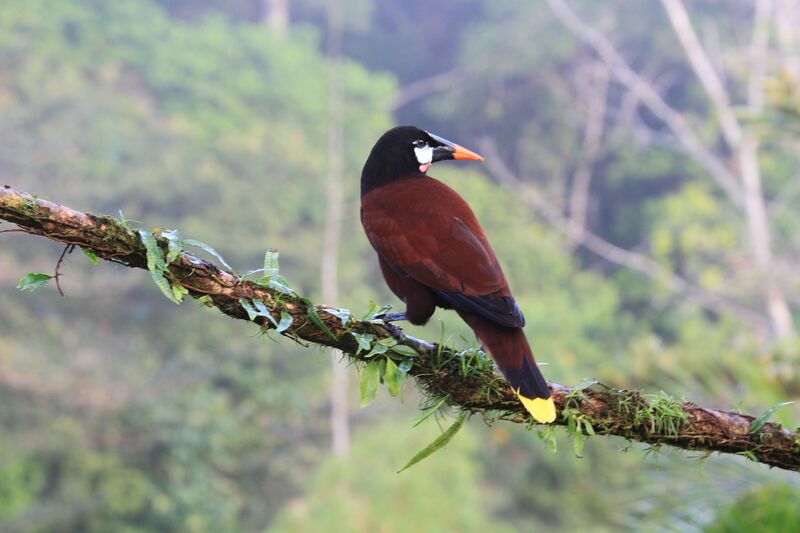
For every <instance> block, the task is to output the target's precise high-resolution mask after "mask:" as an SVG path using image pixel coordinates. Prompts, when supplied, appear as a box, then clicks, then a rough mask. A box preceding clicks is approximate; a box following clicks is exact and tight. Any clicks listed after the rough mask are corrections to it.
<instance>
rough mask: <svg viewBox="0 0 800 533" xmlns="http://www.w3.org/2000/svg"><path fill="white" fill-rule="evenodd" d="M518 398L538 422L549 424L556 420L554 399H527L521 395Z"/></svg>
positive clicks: (518, 394)
mask: <svg viewBox="0 0 800 533" xmlns="http://www.w3.org/2000/svg"><path fill="white" fill-rule="evenodd" d="M517 397H518V398H519V401H521V402H522V405H524V406H525V409H527V410H528V412H529V413H530V414H531V416H532V417H533V418H534V419H535V420H536V421H537V422H541V423H543V424H549V423H550V422H552V421H553V420H555V419H556V405H555V404H554V403H553V398H547V399H544V398H526V397H525V396H523V395H521V394H520V393H517Z"/></svg>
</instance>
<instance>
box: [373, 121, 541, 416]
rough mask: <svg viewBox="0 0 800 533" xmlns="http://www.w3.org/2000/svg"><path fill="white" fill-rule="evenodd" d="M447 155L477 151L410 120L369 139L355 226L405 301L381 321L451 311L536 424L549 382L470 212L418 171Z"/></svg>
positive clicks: (420, 319) (422, 318) (421, 320)
mask: <svg viewBox="0 0 800 533" xmlns="http://www.w3.org/2000/svg"><path fill="white" fill-rule="evenodd" d="M447 159H459V160H460V159H471V160H482V159H483V158H482V157H481V156H479V155H478V154H476V153H474V152H472V151H470V150H467V149H466V148H464V147H462V146H459V145H457V144H454V143H452V142H450V141H448V140H446V139H443V138H441V137H438V136H436V135H432V134H430V133H428V132H426V131H423V130H421V129H419V128H415V127H413V126H400V127H396V128H393V129H391V130H389V131H387V132H386V133H385V134H383V136H382V137H381V138H380V139H378V142H377V143H375V146H374V147H373V148H372V152H371V153H370V154H369V158H367V162H366V163H365V164H364V170H363V171H362V173H361V223H362V224H363V226H364V231H365V232H366V234H367V238H368V239H369V242H370V243H371V244H372V247H373V248H375V251H376V252H377V253H378V260H379V263H380V268H381V272H382V273H383V277H384V279H385V280H386V283H387V284H388V285H389V288H390V289H391V290H392V292H394V293H395V294H396V295H397V296H398V297H399V298H400V299H401V300H403V301H404V302H405V304H406V311H405V313H399V314H394V315H387V317H386V319H387V320H404V319H405V320H408V321H409V322H411V323H412V324H416V325H422V324H425V323H426V322H428V320H429V319H430V317H431V315H433V312H434V310H435V308H436V307H441V308H443V309H454V310H455V311H456V312H457V313H458V314H459V315H460V316H461V318H462V319H463V320H464V321H465V322H466V323H467V324H468V325H469V326H470V327H471V328H472V329H473V331H474V332H475V335H476V336H477V337H478V339H480V341H481V342H482V343H483V345H484V347H486V348H487V349H488V350H489V353H491V355H492V357H493V358H494V360H495V362H496V363H497V366H498V367H499V368H500V371H501V372H502V373H503V375H504V376H505V378H506V380H507V381H508V382H509V383H510V384H511V386H512V387H513V388H514V390H515V391H516V392H517V396H518V397H519V399H520V401H521V402H522V404H523V405H524V406H525V408H526V409H527V410H528V412H530V414H531V415H532V416H533V418H535V419H536V420H538V421H539V422H552V421H553V420H555V417H556V410H555V406H554V405H553V400H552V398H551V397H550V388H549V387H548V386H547V383H545V380H544V377H542V374H541V372H539V369H538V367H537V366H536V361H535V360H534V358H533V354H532V353H531V349H530V346H528V341H527V340H526V339H525V334H524V333H523V331H522V326H524V325H525V318H524V317H523V316H522V311H520V309H519V307H518V306H517V304H516V302H515V301H514V298H513V297H512V296H511V290H510V289H509V287H508V282H507V281H506V278H505V276H504V275H503V270H502V269H501V268H500V264H499V263H498V261H497V257H496V256H495V254H494V252H493V251H492V247H491V246H490V245H489V241H488V240H487V239H486V235H485V234H484V232H483V229H481V226H480V224H478V220H477V219H476V218H475V214H474V213H473V212H472V209H470V207H469V206H468V205H467V202H465V201H464V199H463V198H461V196H459V195H458V193H456V192H455V191H454V190H453V189H451V188H450V187H448V186H447V185H445V184H444V183H442V182H440V181H438V180H436V179H434V178H431V177H429V176H427V175H426V172H427V171H428V169H429V168H430V166H431V165H432V164H433V163H436V162H437V161H443V160H447Z"/></svg>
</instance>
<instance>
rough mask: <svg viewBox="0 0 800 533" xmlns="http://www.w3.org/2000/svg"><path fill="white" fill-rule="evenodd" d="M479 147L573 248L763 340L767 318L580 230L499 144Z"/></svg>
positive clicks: (501, 177)
mask: <svg viewBox="0 0 800 533" xmlns="http://www.w3.org/2000/svg"><path fill="white" fill-rule="evenodd" d="M479 147H480V149H481V152H483V153H484V154H486V156H487V160H486V167H487V169H488V170H489V173H490V175H491V176H492V177H493V178H494V179H495V180H496V181H497V182H499V183H501V184H503V185H504V186H505V187H507V188H508V189H509V190H510V191H512V192H513V193H514V195H515V196H516V197H517V198H518V199H520V200H521V201H522V202H524V203H525V204H526V205H528V206H529V207H530V208H531V209H532V210H533V211H534V212H535V213H536V214H537V215H539V216H540V217H541V218H542V219H543V220H544V221H545V222H546V223H547V224H548V225H549V226H550V227H552V228H554V229H556V230H557V231H559V232H561V233H563V234H564V235H565V236H566V237H567V238H568V239H569V240H570V242H571V244H573V245H576V246H583V247H585V248H586V249H587V250H589V251H591V252H592V253H594V254H595V255H597V256H598V257H602V258H603V259H605V260H606V261H608V262H610V263H613V264H615V265H619V266H622V267H625V268H628V269H630V270H633V271H636V272H640V273H641V274H644V275H645V276H647V277H649V278H651V279H653V280H654V281H656V282H658V283H659V284H661V285H662V286H663V287H664V288H666V289H668V290H670V291H672V292H674V293H675V294H678V295H680V296H683V297H685V298H688V299H689V300H691V301H693V302H695V303H697V304H698V305H700V306H702V307H704V308H706V309H710V310H713V311H717V312H728V313H730V314H731V315H733V316H735V317H736V318H737V319H739V320H741V321H742V322H744V323H746V324H748V325H749V326H750V327H752V328H753V330H754V331H755V332H756V333H758V334H759V335H762V336H763V335H765V333H766V332H767V331H768V329H769V325H768V324H767V322H766V321H765V319H764V317H763V316H761V314H759V313H758V312H756V311H754V310H753V309H750V308H748V307H745V306H743V305H740V304H738V303H736V302H734V301H731V300H730V299H727V298H725V297H724V296H723V295H721V294H716V293H713V292H711V291H708V290H707V289H704V288H703V287H700V286H698V285H696V284H693V283H691V282H690V281H689V280H687V279H684V278H682V277H680V276H677V275H675V274H674V273H673V272H672V271H670V270H669V269H667V268H665V267H664V266H662V265H660V264H659V263H658V261H656V260H655V259H653V258H652V257H649V256H647V255H644V254H640V253H636V252H633V251H631V250H626V249H625V248H621V247H619V246H617V245H616V244H614V243H611V242H609V241H607V240H605V239H603V238H602V237H599V236H598V235H596V234H594V233H592V232H591V231H589V230H588V229H585V228H584V229H581V228H579V227H577V226H576V225H575V224H574V223H572V221H571V220H570V219H568V218H567V217H565V216H564V215H563V214H562V213H561V212H560V211H559V210H558V209H557V208H555V207H553V204H552V203H550V202H548V201H547V199H546V198H542V197H541V195H539V193H538V192H537V191H536V190H535V189H534V188H533V187H527V186H525V184H524V183H523V182H522V180H520V179H519V178H518V177H517V176H516V175H515V174H514V173H513V172H512V171H511V170H510V169H509V168H508V167H507V166H506V165H505V164H504V163H503V161H502V157H500V156H499V155H498V150H497V144H496V143H495V142H494V141H493V140H491V139H489V138H484V139H482V140H481V141H479Z"/></svg>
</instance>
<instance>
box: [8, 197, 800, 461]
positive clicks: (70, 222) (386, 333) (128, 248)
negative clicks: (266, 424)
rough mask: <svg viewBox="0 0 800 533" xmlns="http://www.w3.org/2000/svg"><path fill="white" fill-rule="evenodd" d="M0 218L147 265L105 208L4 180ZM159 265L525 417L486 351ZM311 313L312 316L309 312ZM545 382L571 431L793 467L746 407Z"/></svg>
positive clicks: (486, 409)
mask: <svg viewBox="0 0 800 533" xmlns="http://www.w3.org/2000/svg"><path fill="white" fill-rule="evenodd" d="M0 220H6V221H8V222H12V223H14V224H17V225H18V226H19V227H20V228H21V229H23V230H24V231H26V232H27V233H30V234H33V235H41V236H44V237H47V238H49V239H51V240H54V241H57V242H61V243H64V244H68V245H75V246H81V247H83V248H85V249H89V250H91V251H93V252H94V253H95V254H96V255H97V257H99V258H102V259H105V260H108V261H113V262H116V263H120V264H123V265H127V266H130V267H134V268H143V269H146V268H147V252H146V249H145V247H144V245H143V244H142V242H141V241H140V238H139V236H138V234H137V233H136V232H134V231H132V230H131V229H130V228H129V227H128V226H127V225H126V224H125V223H123V222H120V221H118V220H116V219H114V218H111V217H108V216H97V215H92V214H89V213H84V212H81V211H75V210H73V209H70V208H68V207H65V206H61V205H58V204H54V203H52V202H48V201H46V200H42V199H39V198H35V197H33V196H31V195H29V194H27V193H24V192H20V191H16V190H14V189H12V188H10V187H8V186H5V187H0ZM159 244H160V245H161V246H163V247H166V239H163V238H159ZM165 275H166V277H167V279H168V280H169V282H170V283H171V284H172V285H179V286H182V287H184V288H185V289H187V290H188V291H189V294H190V295H191V296H192V297H194V298H200V297H203V296H208V297H209V299H210V302H211V303H213V305H214V307H216V308H217V309H218V310H219V311H221V312H222V313H224V314H226V315H228V316H230V317H232V318H237V319H242V320H249V318H248V314H247V312H246V311H245V309H244V308H243V307H242V304H241V303H240V301H241V300H253V299H257V300H260V301H261V302H263V303H264V304H265V306H266V307H267V308H268V309H269V312H270V314H271V315H272V316H273V318H274V319H275V320H278V321H279V320H280V318H281V313H288V314H289V315H291V317H292V318H293V322H292V325H291V326H290V327H289V328H288V329H287V330H286V331H285V332H284V333H283V334H284V335H286V336H289V337H292V338H294V339H295V340H298V341H301V342H302V341H306V342H309V343H313V344H317V345H324V346H330V347H333V348H338V349H340V350H342V351H343V352H344V353H345V354H347V356H348V357H350V358H351V359H352V360H353V361H361V362H363V361H365V360H366V354H365V352H364V351H361V352H360V353H359V351H358V343H357V340H356V337H355V336H354V335H353V333H357V334H364V333H369V334H372V335H374V336H375V338H376V339H389V338H393V339H394V340H396V341H397V342H399V343H400V344H404V345H406V346H410V347H413V348H414V349H415V350H416V351H417V352H418V353H419V355H418V356H416V357H413V366H412V367H411V369H410V370H409V372H408V373H409V375H411V376H413V377H414V378H415V380H416V383H417V385H418V386H419V387H420V389H421V390H422V391H423V392H424V393H425V394H427V395H431V396H435V397H440V398H446V400H447V403H449V404H450V405H451V406H453V407H456V408H459V409H464V410H466V411H469V412H472V413H479V414H481V415H483V416H484V417H485V418H486V419H487V420H507V421H511V422H515V423H520V424H531V423H532V421H531V419H530V418H529V417H528V415H527V413H526V412H525V410H524V408H523V407H522V405H521V404H520V403H519V401H518V400H517V398H516V396H515V394H514V392H513V391H512V390H511V388H510V387H509V386H508V385H507V384H506V382H505V381H504V380H502V379H500V378H499V376H498V375H497V374H496V373H495V372H494V368H493V365H491V364H490V362H489V361H488V359H486V358H485V357H474V355H475V354H474V353H471V354H470V355H471V357H469V358H465V357H464V352H459V351H457V350H455V349H454V348H451V347H448V346H439V345H436V344H432V343H429V342H427V341H424V340H420V339H416V338H413V337H410V336H408V335H406V334H404V333H403V331H402V330H401V329H400V328H397V327H395V326H391V325H387V324H384V323H382V322H381V321H375V320H372V321H359V320H350V321H349V322H347V323H346V324H343V323H342V322H343V321H342V320H341V319H340V318H339V317H337V316H335V315H334V314H332V313H330V312H328V310H327V308H325V307H320V306H317V307H312V306H311V304H310V302H309V301H308V300H306V299H305V298H302V297H300V296H298V295H295V294H293V293H285V292H280V291H278V290H275V289H272V288H269V287H266V286H262V285H259V284H257V283H254V282H252V281H248V280H244V279H242V278H241V277H239V276H236V275H235V274H233V273H231V272H228V271H225V270H222V269H220V268H217V267H216V266H214V265H212V264H211V263H208V262H206V261H203V260H201V259H199V258H197V257H195V256H193V255H191V254H188V253H186V252H181V253H180V254H179V255H178V257H177V258H176V259H175V261H173V262H172V263H171V264H170V265H169V267H168V270H167V272H166V273H165ZM310 309H312V310H315V311H316V313H313V311H312V313H311V315H310V314H309V311H310ZM314 315H318V316H319V318H320V319H321V320H314V319H313V318H312V316H314ZM253 321H254V322H256V323H258V324H259V325H261V326H262V327H264V328H273V327H274V326H273V324H272V322H271V321H270V320H268V319H267V318H266V317H264V316H259V317H256V318H255V319H254V320H253ZM377 357H380V356H377ZM468 361H469V362H468ZM550 388H551V391H552V393H553V399H554V401H555V404H556V407H557V409H558V411H559V417H558V419H557V420H556V422H555V424H557V425H567V426H569V427H572V428H578V429H577V430H576V431H575V432H576V433H577V431H580V432H581V433H582V434H585V433H595V434H600V435H617V436H620V437H623V438H626V439H630V440H634V441H638V442H644V443H649V444H653V445H661V444H669V445H671V446H676V447H679V448H684V449H688V450H704V451H707V452H715V451H716V452H721V453H733V454H741V455H745V456H746V457H748V458H750V459H752V460H754V461H758V462H761V463H764V464H768V465H770V466H777V467H779V468H783V469H787V470H795V471H800V449H799V448H800V432H797V431H795V432H791V431H788V430H786V429H783V428H782V427H781V426H780V425H779V424H775V423H766V424H764V425H763V426H762V427H761V428H760V429H757V430H756V431H753V432H752V433H751V432H750V428H751V424H752V423H753V420H754V418H753V417H752V416H749V415H744V414H739V413H734V412H729V411H719V410H716V409H706V408H703V407H699V406H697V405H695V404H693V403H690V402H682V403H681V402H676V401H675V400H673V399H671V398H668V397H666V396H660V397H657V398H655V399H653V400H648V399H646V398H645V397H644V396H643V395H642V394H640V393H639V392H637V391H626V390H615V389H611V388H609V387H606V386H602V385H598V384H593V385H590V386H587V387H585V388H583V389H582V390H578V389H572V388H569V387H565V386H563V385H558V384H554V383H553V384H550ZM587 422H588V423H589V424H587ZM587 428H592V429H587ZM576 438H582V437H580V436H577V435H576Z"/></svg>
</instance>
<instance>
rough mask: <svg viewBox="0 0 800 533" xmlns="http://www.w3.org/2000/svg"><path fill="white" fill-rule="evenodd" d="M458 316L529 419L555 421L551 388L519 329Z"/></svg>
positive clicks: (473, 316)
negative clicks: (471, 330) (515, 396)
mask: <svg viewBox="0 0 800 533" xmlns="http://www.w3.org/2000/svg"><path fill="white" fill-rule="evenodd" d="M459 315H461V318H463V319H464V321H465V322H466V323H467V324H469V326H470V327H471V328H472V329H473V331H475V335H476V336H477V337H478V339H480V341H481V342H482V343H483V345H484V346H485V347H486V349H488V350H489V353H491V354H492V358H493V359H494V360H495V362H496V363H497V366H498V367H499V368H500V372H502V373H503V376H505V378H506V381H508V382H509V383H510V384H511V386H512V387H513V389H514V390H515V391H516V393H517V396H518V397H519V400H520V402H522V405H523V406H525V409H527V411H528V412H529V413H530V414H531V416H533V418H534V419H536V420H537V421H538V422H543V423H550V422H552V421H553V420H555V419H556V408H555V405H554V404H553V399H552V398H551V397H550V387H548V386H547V383H546V382H545V380H544V376H542V373H541V372H539V368H538V367H537V366H536V360H535V359H534V358H533V353H532V352H531V348H530V346H529V345H528V340H527V339H526V338H525V333H523V331H522V328H506V327H502V326H498V325H497V324H493V323H492V322H490V321H488V320H486V319H485V318H483V317H482V316H480V315H476V314H473V313H462V312H460V313H459Z"/></svg>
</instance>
